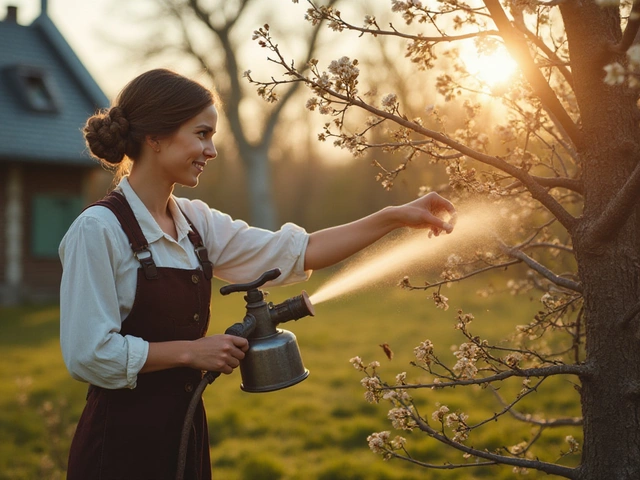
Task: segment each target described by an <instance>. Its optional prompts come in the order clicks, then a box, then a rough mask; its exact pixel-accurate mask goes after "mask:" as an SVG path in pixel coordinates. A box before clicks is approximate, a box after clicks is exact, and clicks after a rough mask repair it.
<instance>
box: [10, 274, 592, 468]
mask: <svg viewBox="0 0 640 480" xmlns="http://www.w3.org/2000/svg"><path fill="white" fill-rule="evenodd" d="M326 278H327V277H326V275H320V274H316V275H314V277H312V280H311V281H310V282H309V283H307V284H303V285H296V286H292V287H286V288H274V289H271V290H270V295H269V297H268V300H270V301H272V302H274V303H280V302H281V301H283V300H285V299H287V298H289V297H291V296H294V295H297V294H299V293H300V291H301V290H302V289H303V288H304V289H305V290H307V291H308V292H309V293H313V292H314V291H315V290H316V289H317V288H318V287H319V285H321V284H322V283H323V281H324V280H326ZM474 282H475V283H473V284H468V285H466V284H462V285H454V286H453V287H452V288H450V289H444V290H443V292H442V293H444V294H445V295H446V296H447V297H449V303H450V306H451V308H450V309H449V310H448V311H442V310H438V309H436V308H435V307H434V305H433V302H432V301H431V300H429V296H430V294H425V293H420V292H409V291H406V290H402V289H400V288H377V289H370V290H365V291H364V292H362V293H360V294H355V295H351V296H348V297H343V298H338V299H335V300H333V301H328V302H326V303H322V304H319V305H316V316H315V317H313V318H310V317H307V318H304V319H301V320H300V321H298V322H290V323H287V324H285V325H283V328H285V329H287V330H290V331H292V332H294V333H295V334H296V336H297V338H298V343H299V345H300V349H301V352H302V356H303V359H304V363H305V366H306V367H307V368H308V369H309V370H310V372H311V374H310V376H309V378H308V379H307V380H305V381H304V382H302V383H300V384H298V385H296V386H294V387H292V388H288V389H285V390H281V391H278V392H271V393H265V394H249V393H246V392H243V391H241V390H240V388H239V384H240V374H239V372H235V373H234V374H232V375H229V376H222V377H220V378H219V379H218V380H217V381H216V382H215V383H213V384H212V385H210V386H209V387H208V388H207V390H206V391H205V393H204V397H205V404H206V405H207V411H208V417H209V426H210V434H211V436H210V440H211V454H212V462H213V468H214V478H218V479H224V480H236V479H237V480H261V479H269V480H277V479H282V480H297V479H299V480H302V479H305V480H308V479H318V480H359V479H362V480H375V479H380V480H383V479H389V480H395V479H397V480H411V479H425V478H428V479H440V478H442V479H454V478H455V479H459V478H468V479H476V478H478V479H479V478H492V479H508V478H517V475H515V474H514V473H513V472H512V471H511V469H510V468H509V467H488V468H466V469H464V470H454V471H447V470H425V469H424V468H421V467H418V466H415V465H412V464H410V463H408V462H403V461H399V460H392V461H389V462H385V461H383V460H382V459H381V457H379V456H377V455H375V454H373V453H372V452H371V451H370V450H369V448H368V446H367V442H366V438H367V436H368V435H369V434H371V433H372V432H377V431H381V430H393V429H392V427H391V424H390V422H389V421H388V420H387V419H386V414H387V411H388V409H389V405H388V404H387V403H386V402H383V403H381V404H378V405H371V404H369V403H367V402H366V401H365V400H364V396H363V393H364V389H363V388H362V387H361V386H360V379H361V377H362V374H361V373H360V372H358V371H356V370H355V369H354V368H353V367H352V366H351V365H350V364H349V362H348V360H349V359H350V358H351V357H354V356H356V355H359V356H360V357H362V359H363V360H364V362H365V363H368V362H370V361H372V360H378V361H379V362H380V363H381V369H380V373H381V375H382V376H383V378H385V380H387V381H389V382H390V383H393V379H394V377H395V375H396V374H397V373H400V372H403V371H406V372H407V373H408V378H409V379H410V380H415V379H416V378H417V376H419V375H420V372H419V371H418V370H416V369H415V368H413V367H411V366H410V365H409V362H410V361H411V360H412V359H413V358H414V357H413V348H414V347H415V346H416V345H417V344H418V343H420V342H421V341H422V340H425V339H427V338H429V339H431V340H432V341H433V342H434V344H435V345H436V349H437V354H438V355H439V356H440V357H441V358H443V359H447V360H448V363H450V364H453V363H454V361H453V360H454V357H453V355H452V353H451V351H450V346H451V345H454V344H456V345H459V344H460V343H462V342H463V341H464V339H463V338H462V337H461V336H460V334H459V332H457V331H456V330H455V329H454V328H453V326H454V324H455V315H456V310H457V309H458V308H462V309H463V310H464V311H467V312H472V313H473V314H474V315H475V317H476V320H475V321H474V323H473V324H472V326H473V330H474V331H475V332H476V333H477V334H478V335H480V336H482V337H483V338H489V339H490V341H495V342H497V341H499V339H501V338H503V337H505V336H506V335H508V334H509V333H510V332H511V331H512V330H513V327H514V326H515V325H516V324H522V323H526V322H528V321H529V319H530V318H531V316H532V315H533V313H534V312H535V311H537V310H538V304H537V302H536V300H530V299H529V298H528V297H511V296H509V295H501V296H499V297H496V298H482V297H480V296H477V295H476V294H475V291H476V289H477V288H479V287H480V286H482V285H483V284H484V283H485V282H487V278H484V279H476V280H474ZM220 286H221V284H219V283H217V284H216V286H215V288H214V295H213V300H212V312H213V315H212V318H213V321H212V327H211V330H210V333H217V332H221V331H223V330H224V329H225V328H226V327H227V326H228V325H230V324H232V323H235V322H237V321H240V320H241V319H242V317H243V315H244V301H243V298H242V295H241V294H232V295H230V296H228V297H222V296H220V295H219V293H218V289H219V287H220ZM496 286H497V287H499V286H500V285H496ZM58 322H59V309H58V306H57V305H40V306H25V307H20V308H2V309H0V348H1V351H2V362H1V363H0V479H2V480H5V479H6V480H23V479H29V480H31V479H58V478H60V479H63V478H64V468H65V465H66V453H67V449H68V447H69V443H70V438H71V434H72V431H73V426H74V423H75V422H76V421H77V419H78V417H79V415H80V412H81V410H82V407H83V404H84V397H85V392H86V385H84V384H81V383H80V382H76V381H74V380H72V379H71V378H70V376H69V374H68V373H67V371H66V369H65V367H64V364H63V363H62V358H61V354H60V347H59V343H58ZM382 343H387V344H388V345H389V346H390V347H391V349H392V350H393V351H394V353H395V356H394V358H393V360H391V361H389V360H388V359H387V358H386V357H385V355H384V353H383V351H382V349H381V348H380V347H379V345H380V344H382ZM422 379H423V380H430V378H428V377H425V376H423V378H422ZM569 380H570V379H569ZM569 380H568V379H558V380H554V381H551V380H549V381H548V382H545V383H547V385H545V386H544V388H541V389H540V391H539V392H538V393H537V394H535V395H531V396H529V397H528V398H527V399H526V400H527V402H526V403H525V405H524V406H523V407H519V408H521V409H523V408H526V409H527V412H529V413H537V412H540V413H542V412H544V411H548V410H550V411H551V412H553V414H554V415H563V416H564V415H579V406H578V405H577V395H576V394H575V392H574V391H573V389H572V385H571V384H570V383H569ZM518 388H519V387H518V384H514V385H507V384H506V382H505V385H504V390H505V391H517V389H518ZM514 389H516V390H514ZM413 396H414V398H415V399H416V402H417V404H418V406H419V407H420V408H421V411H422V413H423V416H424V417H425V418H427V419H429V420H430V419H431V412H433V411H434V410H436V409H437V403H438V402H439V403H441V404H446V405H448V406H449V408H450V409H451V411H455V410H458V409H459V410H462V411H464V412H465V413H467V414H469V416H470V423H477V422H479V421H480V420H482V419H484V418H486V417H488V416H490V415H492V414H493V413H494V412H497V411H499V410H500V409H501V407H500V405H499V404H498V403H497V401H496V400H495V398H494V396H493V395H492V394H491V392H490V391H488V390H480V389H475V388H468V389H456V390H453V391H441V390H438V391H432V390H420V391H416V392H413ZM533 397H535V398H533ZM482 432H483V433H481V434H480V435H478V436H472V444H473V445H474V446H476V447H481V448H488V449H492V448H498V447H501V446H510V445H515V444H517V443H519V442H521V441H523V440H526V439H527V438H528V436H529V434H530V433H531V428H530V427H524V428H522V427H518V425H517V424H516V423H515V421H514V420H512V419H511V418H507V416H503V417H501V418H500V420H499V421H498V422H495V423H492V424H491V426H489V427H487V428H485V429H484V430H483V431H482ZM392 433H393V434H394V435H395V434H401V435H402V436H405V437H406V438H407V440H408V448H409V451H410V452H411V454H412V455H413V456H414V458H416V459H418V460H420V461H423V462H428V463H435V464H444V463H445V462H453V463H460V462H463V461H464V460H463V459H462V458H461V455H460V454H458V453H456V452H451V451H449V450H447V449H445V448H443V447H441V446H440V445H439V444H438V443H437V442H436V441H434V440H431V439H429V438H426V437H425V436H424V435H422V434H420V433H419V432H414V433H409V432H392ZM579 433H580V432H579V431H578V430H577V429H559V430H551V429H549V430H546V431H545V432H544V434H543V437H542V439H541V441H540V442H539V443H540V446H539V447H538V449H537V450H536V451H535V454H536V455H537V456H539V458H540V459H541V460H546V461H556V460H557V459H558V458H559V457H560V455H561V451H566V450H567V445H566V444H565V443H564V437H565V436H566V435H569V434H571V435H574V436H576V438H579V437H580V435H579ZM575 457H576V456H573V457H566V458H565V459H563V460H561V462H562V463H564V464H571V463H572V462H573V463H575V462H577V461H578V458H575ZM543 477H544V478H550V477H549V476H547V475H538V474H536V472H533V471H532V472H530V474H529V475H528V476H527V477H525V478H543Z"/></svg>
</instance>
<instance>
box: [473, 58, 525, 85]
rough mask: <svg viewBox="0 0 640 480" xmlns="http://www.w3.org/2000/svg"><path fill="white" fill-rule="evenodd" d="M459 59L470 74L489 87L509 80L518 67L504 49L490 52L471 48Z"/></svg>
mask: <svg viewBox="0 0 640 480" xmlns="http://www.w3.org/2000/svg"><path fill="white" fill-rule="evenodd" d="M460 59H461V60H462V62H463V63H464V66H465V68H466V69H467V71H468V72H469V74H470V75H472V76H473V77H475V78H477V79H478V80H479V81H481V82H482V83H485V84H487V85H488V86H489V87H496V86H499V85H501V84H505V83H507V82H509V81H510V80H511V77H513V75H514V73H515V72H516V70H517V69H518V64H517V63H516V61H515V60H514V59H513V58H511V56H510V55H509V54H508V53H507V51H506V50H505V49H496V50H495V51H494V52H492V53H490V54H484V53H478V52H477V51H476V50H475V49H471V50H468V51H466V52H464V53H463V54H461V56H460Z"/></svg>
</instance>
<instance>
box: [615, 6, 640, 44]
mask: <svg viewBox="0 0 640 480" xmlns="http://www.w3.org/2000/svg"><path fill="white" fill-rule="evenodd" d="M638 31H640V0H635V1H634V2H633V7H632V8H631V12H630V13H629V20H628V21H627V26H626V28H625V29H624V33H623V34H622V39H621V40H620V43H618V44H617V45H614V46H613V48H612V51H613V52H615V53H623V52H626V51H627V50H629V47H630V46H631V45H633V42H634V40H635V38H636V36H637V35H638Z"/></svg>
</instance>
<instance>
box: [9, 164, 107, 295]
mask: <svg viewBox="0 0 640 480" xmlns="http://www.w3.org/2000/svg"><path fill="white" fill-rule="evenodd" d="M16 172H17V174H16ZM91 173H92V170H91V169H87V168H79V167H65V166H55V165H52V166H49V165H42V164H27V163H22V162H21V163H20V164H19V165H18V164H12V165H11V164H4V165H0V227H1V228H0V304H14V303H21V302H38V301H56V300H57V299H58V292H59V286H60V278H61V275H62V267H61V265H60V261H59V259H58V258H57V255H51V254H50V255H48V256H43V255H41V254H40V255H38V254H37V252H35V253H34V245H33V241H32V237H33V234H34V232H33V230H34V197H36V196H40V197H42V196H43V195H46V196H49V195H51V196H52V197H55V196H59V197H62V198H64V197H78V196H80V197H82V202H81V203H80V204H79V205H78V211H77V214H79V213H80V210H81V208H82V207H83V206H85V205H86V204H88V203H90V201H93V200H95V199H89V198H87V194H86V192H87V191H88V188H89V186H88V181H89V179H90V176H91ZM11 178H13V179H14V180H15V178H19V180H20V182H19V183H20V185H19V188H18V190H17V191H18V192H19V197H18V198H19V199H20V208H19V213H20V215H19V216H18V217H17V218H21V219H22V222H21V225H19V226H16V224H9V221H8V220H9V219H10V216H8V215H7V206H8V203H10V202H8V191H9V189H10V188H11V187H10V186H9V185H10V179H11ZM15 192H16V190H15V185H14V194H15ZM14 210H15V209H14ZM72 213H73V214H74V216H75V212H72ZM14 218H16V216H15V215H14ZM17 227H18V228H17ZM58 227H59V228H58V230H60V226H59V225H58ZM62 228H63V229H64V228H66V225H64V226H63V227H62ZM41 233H42V232H41ZM9 236H11V237H12V239H13V240H11V239H9V241H7V239H8V237H9ZM15 239H19V241H20V242H19V244H18V245H16V244H15ZM54 242H55V243H56V245H57V239H54ZM8 251H11V252H13V255H12V258H11V259H8V258H7V256H8V254H7V252H8ZM16 252H17V255H16ZM16 257H19V261H16ZM12 260H13V262H12ZM16 267H18V268H16ZM16 278H17V279H18V285H16Z"/></svg>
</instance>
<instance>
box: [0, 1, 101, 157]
mask: <svg viewBox="0 0 640 480" xmlns="http://www.w3.org/2000/svg"><path fill="white" fill-rule="evenodd" d="M108 106H109V100H108V98H107V97H106V95H105V94H104V93H103V92H102V90H101V89H100V87H99V86H98V85H97V83H96V82H95V81H94V80H93V78H92V77H91V75H90V74H89V72H88V71H87V69H86V68H85V67H84V65H83V64H82V62H80V60H79V59H78V57H77V56H76V54H75V53H74V52H73V50H72V49H71V47H70V46H69V44H68V43H67V42H66V40H65V39H64V37H63V36H62V34H61V33H60V32H59V31H58V29H57V28H56V26H55V25H54V23H53V22H52V21H51V19H50V18H49V17H48V16H47V15H46V12H44V13H43V14H41V15H40V16H39V17H38V18H36V19H35V20H34V21H33V23H32V24H31V25H29V26H23V25H19V24H18V23H17V22H16V21H15V18H11V15H10V14H8V15H7V19H5V20H4V21H0V163H1V162H13V161H20V162H36V163H47V164H76V165H85V166H91V165H96V163H95V162H94V161H93V160H91V159H90V157H89V155H88V153H87V149H86V146H85V143H84V138H83V135H82V131H81V130H82V127H83V126H84V124H85V122H86V120H87V118H88V117H89V116H91V115H92V114H93V113H94V112H95V111H96V110H98V109H101V108H107V107H108Z"/></svg>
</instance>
